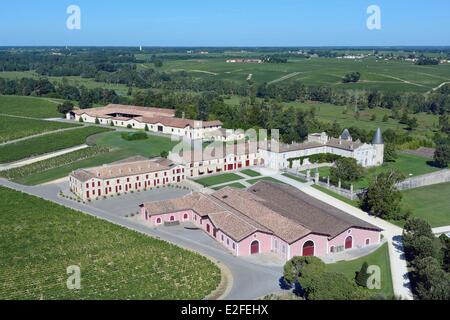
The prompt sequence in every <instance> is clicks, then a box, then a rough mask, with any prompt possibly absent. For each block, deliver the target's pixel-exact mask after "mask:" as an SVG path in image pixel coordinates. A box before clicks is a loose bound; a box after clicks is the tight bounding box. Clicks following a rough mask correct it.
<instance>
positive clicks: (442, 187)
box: [402, 183, 450, 228]
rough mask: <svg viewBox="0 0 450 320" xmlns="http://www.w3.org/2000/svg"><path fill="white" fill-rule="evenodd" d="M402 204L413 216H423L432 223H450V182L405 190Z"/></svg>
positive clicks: (436, 224)
mask: <svg viewBox="0 0 450 320" xmlns="http://www.w3.org/2000/svg"><path fill="white" fill-rule="evenodd" d="M402 194H403V201H402V206H403V208H404V210H409V211H411V213H412V216H414V217H419V218H422V219H424V220H426V221H428V223H430V225H431V226H432V227H433V228H435V227H443V226H448V225H450V183H443V184H436V185H432V186H428V187H423V188H417V189H411V190H407V191H403V192H402Z"/></svg>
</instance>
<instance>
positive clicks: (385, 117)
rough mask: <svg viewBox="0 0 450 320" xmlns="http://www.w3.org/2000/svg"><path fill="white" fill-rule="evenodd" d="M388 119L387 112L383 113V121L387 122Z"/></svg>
mask: <svg viewBox="0 0 450 320" xmlns="http://www.w3.org/2000/svg"><path fill="white" fill-rule="evenodd" d="M388 121H389V116H388V115H387V114H385V115H384V116H383V122H388Z"/></svg>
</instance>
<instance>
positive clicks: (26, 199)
mask: <svg viewBox="0 0 450 320" xmlns="http://www.w3.org/2000/svg"><path fill="white" fill-rule="evenodd" d="M0 198H1V199H3V200H2V201H1V202H0V279H1V281H0V299H2V300H6V299H25V300H41V299H44V300H72V299H73V300H80V299H87V300H89V299H95V300H106V299H113V300H118V299H120V300H127V299H138V300H141V299H142V300H144V299H145V300H149V299H150V300H170V299H173V300H185V299H194V300H200V299H203V298H204V297H205V296H207V295H208V294H209V293H210V292H212V291H213V290H214V289H215V288H216V287H217V285H218V284H219V282H220V279H221V275H220V270H219V268H218V267H217V266H215V265H214V264H213V263H212V262H211V261H209V260H208V259H206V258H204V257H202V256H200V255H198V254H196V253H193V252H191V251H187V250H184V249H181V248H179V247H176V246H174V245H171V244H169V243H167V242H164V241H161V240H157V239H154V238H151V237H148V236H145V235H142V234H140V233H137V232H133V231H130V230H128V229H126V228H123V227H120V226H117V225H114V224H112V223H109V222H106V221H103V220H100V219H96V218H94V217H91V216H88V215H85V214H83V213H81V212H78V211H74V210H70V209H67V208H65V207H62V206H59V205H57V204H54V203H52V202H48V201H45V200H42V199H40V198H37V197H32V196H29V195H26V194H23V193H20V192H16V191H13V190H10V189H6V188H3V187H0ZM69 266H79V267H80V272H81V290H69V289H68V288H67V285H66V282H67V280H68V277H69V276H68V274H67V268H68V267H69Z"/></svg>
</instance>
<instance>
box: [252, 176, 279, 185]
mask: <svg viewBox="0 0 450 320" xmlns="http://www.w3.org/2000/svg"><path fill="white" fill-rule="evenodd" d="M259 181H269V182H275V183H281V184H285V183H284V182H282V181H280V180H277V179H275V178H272V177H262V178H257V179H251V180H247V182H248V183H250V184H255V183H257V182H259Z"/></svg>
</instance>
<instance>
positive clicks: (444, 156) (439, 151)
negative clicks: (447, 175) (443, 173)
mask: <svg viewBox="0 0 450 320" xmlns="http://www.w3.org/2000/svg"><path fill="white" fill-rule="evenodd" d="M434 164H435V165H436V166H438V167H439V168H447V167H448V165H449V164H450V145H449V144H448V143H440V144H438V145H437V146H436V151H435V152H434Z"/></svg>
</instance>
